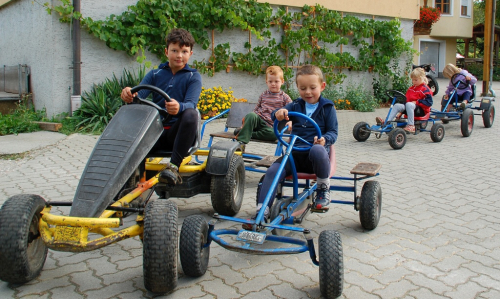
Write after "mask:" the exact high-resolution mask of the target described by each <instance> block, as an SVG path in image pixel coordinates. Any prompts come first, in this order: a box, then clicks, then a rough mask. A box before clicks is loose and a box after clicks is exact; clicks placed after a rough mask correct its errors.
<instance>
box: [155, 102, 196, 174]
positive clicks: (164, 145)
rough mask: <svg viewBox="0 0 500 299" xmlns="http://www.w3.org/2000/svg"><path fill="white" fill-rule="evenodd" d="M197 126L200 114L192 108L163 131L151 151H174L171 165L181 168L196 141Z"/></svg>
mask: <svg viewBox="0 0 500 299" xmlns="http://www.w3.org/2000/svg"><path fill="white" fill-rule="evenodd" d="M197 125H198V112H197V111H196V110H195V109H192V108H188V109H186V110H184V111H183V112H182V113H181V114H180V115H179V117H178V119H177V121H176V122H175V123H174V124H173V125H172V127H170V128H169V129H165V130H163V133H162V134H161V136H160V139H158V141H157V142H156V144H155V145H154V146H153V148H152V149H151V151H155V150H167V151H172V157H171V158H170V163H172V164H175V165H177V166H181V162H182V160H183V159H184V158H185V157H186V156H187V155H188V152H189V149H190V148H191V147H192V146H193V145H194V142H195V140H196V130H197Z"/></svg>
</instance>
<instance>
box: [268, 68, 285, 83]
mask: <svg viewBox="0 0 500 299" xmlns="http://www.w3.org/2000/svg"><path fill="white" fill-rule="evenodd" d="M268 75H271V76H278V77H279V78H280V79H281V81H284V80H285V79H284V78H283V70H282V69H281V68H280V67H279V66H277V65H271V66H270V67H268V68H267V69H266V81H267V76H268Z"/></svg>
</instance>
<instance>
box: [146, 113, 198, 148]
mask: <svg viewBox="0 0 500 299" xmlns="http://www.w3.org/2000/svg"><path fill="white" fill-rule="evenodd" d="M196 112H198V119H197V125H196V128H197V129H196V138H195V139H194V143H193V145H192V146H191V148H189V151H188V156H190V155H192V154H194V153H195V152H196V151H197V150H198V149H199V148H200V145H201V115H200V111H199V110H198V109H196ZM170 156H172V151H171V150H156V151H154V152H150V153H148V154H147V156H146V158H149V157H158V158H163V157H170Z"/></svg>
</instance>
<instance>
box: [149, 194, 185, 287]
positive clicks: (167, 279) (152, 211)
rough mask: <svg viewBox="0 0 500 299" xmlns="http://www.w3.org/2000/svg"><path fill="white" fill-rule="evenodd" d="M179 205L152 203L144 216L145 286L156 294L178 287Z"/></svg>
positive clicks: (161, 200) (156, 200) (160, 201)
mask: <svg viewBox="0 0 500 299" xmlns="http://www.w3.org/2000/svg"><path fill="white" fill-rule="evenodd" d="M177 213H178V212H177V205H176V204H175V203H174V202H172V201H170V200H164V199H155V200H150V201H149V203H148V204H147V206H146V211H145V215H144V237H143V249H142V250H143V272H144V273H143V275H144V286H145V287H146V289H147V290H149V291H151V292H153V293H167V292H169V291H171V290H173V289H174V288H175V287H176V286H177V245H178V241H177Z"/></svg>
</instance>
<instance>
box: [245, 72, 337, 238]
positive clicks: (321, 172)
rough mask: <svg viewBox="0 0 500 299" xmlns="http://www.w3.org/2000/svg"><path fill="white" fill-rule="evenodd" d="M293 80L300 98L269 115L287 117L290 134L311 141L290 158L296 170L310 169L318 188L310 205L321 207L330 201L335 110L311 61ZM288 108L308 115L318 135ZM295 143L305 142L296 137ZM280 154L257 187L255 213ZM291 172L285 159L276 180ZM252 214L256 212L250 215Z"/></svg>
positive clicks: (335, 124) (246, 225)
mask: <svg viewBox="0 0 500 299" xmlns="http://www.w3.org/2000/svg"><path fill="white" fill-rule="evenodd" d="M296 84H297V88H298V90H299V94H300V98H298V99H296V100H295V101H293V102H292V103H290V104H287V105H286V106H285V107H283V108H281V109H277V110H275V111H273V113H272V114H271V118H272V119H273V120H275V119H277V120H278V121H282V120H287V121H288V120H291V121H292V132H293V134H294V135H298V136H300V137H302V138H303V139H304V140H307V141H308V142H310V143H312V144H313V146H312V147H311V149H310V150H309V151H308V152H297V151H292V155H293V160H294V162H295V167H296V170H297V172H304V173H314V174H315V175H316V177H317V184H318V188H317V190H316V198H315V199H314V207H315V208H317V209H321V208H324V207H326V206H328V205H329V204H330V158H329V149H330V145H332V144H334V143H335V141H336V140H337V135H338V133H337V132H338V123H337V111H336V110H335V106H334V105H333V102H332V101H330V100H328V99H325V98H324V97H322V96H321V92H322V91H323V90H324V89H325V86H326V83H325V82H324V80H323V73H322V72H321V69H320V68H319V67H317V66H315V65H304V66H302V67H301V68H300V69H299V70H298V71H297V76H296ZM288 111H293V112H299V113H302V114H305V115H307V116H309V117H310V118H312V119H313V120H314V121H315V122H316V123H317V124H318V126H319V128H320V130H321V134H322V135H323V136H322V137H321V138H319V139H318V136H316V130H315V129H314V127H313V126H312V125H311V124H308V123H307V121H306V120H304V119H302V118H294V117H290V119H289V117H288ZM295 144H296V145H297V146H299V147H300V146H301V145H305V144H304V143H303V142H302V141H301V140H299V139H297V141H296V143H295ZM281 160H282V158H279V159H278V160H276V162H274V163H273V164H272V165H271V167H269V169H268V170H267V171H266V175H265V177H264V180H263V181H262V186H261V191H260V193H259V198H258V199H257V202H258V204H257V213H256V215H257V214H258V213H259V211H260V209H261V208H262V204H263V202H264V199H265V198H266V195H267V194H268V192H269V188H270V186H271V184H272V182H273V180H274V178H275V177H276V175H277V172H278V169H279V166H280V163H281ZM291 173H292V170H291V167H290V165H289V164H288V163H287V165H286V166H285V171H284V172H283V173H282V174H281V176H280V181H281V180H283V179H284V178H285V177H286V176H288V175H290V174H291ZM275 195H276V190H273V196H271V200H270V202H269V206H267V207H264V208H265V209H266V210H265V212H264V217H265V218H266V220H267V219H268V217H269V209H270V207H271V206H272V205H273V201H274V197H275ZM254 217H255V218H256V216H254ZM243 228H244V229H251V225H248V224H243Z"/></svg>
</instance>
